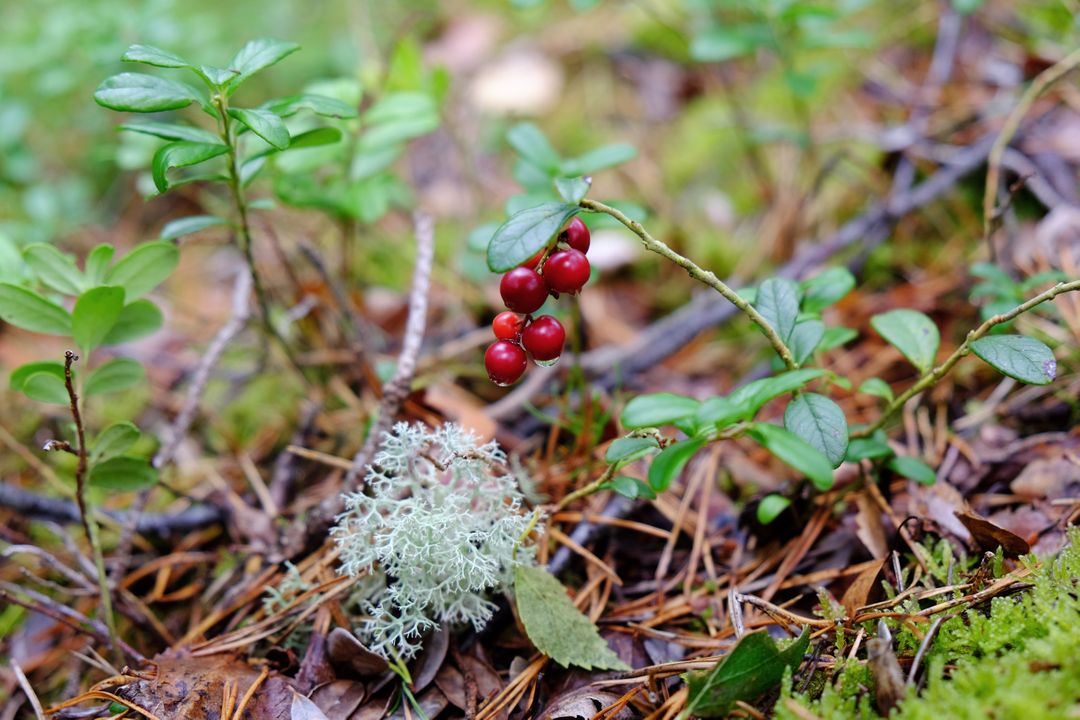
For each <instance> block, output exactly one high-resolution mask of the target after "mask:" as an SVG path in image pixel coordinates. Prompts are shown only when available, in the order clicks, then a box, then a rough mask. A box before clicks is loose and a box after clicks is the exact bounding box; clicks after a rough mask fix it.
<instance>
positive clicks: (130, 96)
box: [94, 38, 356, 237]
mask: <svg viewBox="0 0 1080 720" xmlns="http://www.w3.org/2000/svg"><path fill="white" fill-rule="evenodd" d="M299 49H300V46H299V45H297V44H296V43H290V42H284V41H281V40H275V39H273V38H260V39H257V40H252V41H251V42H249V43H247V44H246V45H245V46H244V47H243V48H241V49H240V50H239V52H237V53H236V55H234V56H233V58H232V60H230V61H229V64H228V66H227V67H225V68H219V67H214V66H210V65H199V64H195V63H192V62H190V61H188V60H186V59H184V58H182V57H180V56H178V55H175V54H173V53H171V52H169V51H167V50H162V49H159V48H155V47H151V46H149V45H132V46H131V47H130V48H128V50H127V52H126V53H124V55H123V57H122V58H121V59H122V60H124V61H125V62H132V63H141V64H143V65H150V66H153V67H159V68H168V69H177V70H187V71H189V72H190V73H192V74H194V75H195V76H196V77H197V78H198V79H199V80H200V81H201V85H200V86H198V87H196V86H192V85H189V84H188V83H186V82H183V81H180V80H172V79H167V78H162V77H158V76H156V75H149V74H145V73H136V72H125V73H120V74H118V75H113V76H112V77H109V78H106V79H105V80H104V81H103V82H102V83H101V85H99V86H98V89H97V91H96V92H95V93H94V100H96V101H97V103H98V104H99V105H102V106H104V107H107V108H109V109H111V110H117V111H120V112H134V113H143V114H146V113H160V112H167V111H173V110H179V109H182V108H185V107H187V106H189V105H191V104H192V103H195V104H197V105H198V106H199V108H200V109H201V110H202V111H203V112H204V113H205V114H207V115H209V116H210V117H211V118H213V119H214V121H215V123H216V132H211V131H210V130H207V129H204V128H202V127H200V126H198V125H194V124H190V123H180V122H166V121H160V120H150V121H132V122H127V123H124V124H122V125H121V126H120V128H121V129H122V130H127V131H129V132H135V133H140V134H143V135H152V136H154V137H158V138H162V139H164V140H167V141H168V142H167V143H166V144H165V145H163V146H161V147H160V148H159V149H158V150H157V152H156V153H155V154H154V158H153V160H152V162H151V170H152V175H153V179H154V185H155V187H156V188H157V190H158V192H159V193H164V192H165V191H167V190H168V189H169V188H173V187H177V186H179V185H184V184H187V183H190V182H196V181H202V180H209V181H222V182H229V181H231V180H232V179H234V178H235V179H236V180H237V181H238V182H239V183H240V184H241V185H243V186H247V185H249V184H250V183H251V182H252V181H253V180H254V179H255V178H256V176H258V174H259V172H260V171H261V170H262V169H263V167H264V166H265V164H266V161H267V159H268V158H270V157H271V156H273V155H275V154H277V153H280V152H282V151H284V150H288V149H290V148H310V147H317V146H320V145H326V144H330V143H336V142H338V141H339V140H340V139H341V131H340V130H338V129H336V128H330V127H316V128H313V129H307V130H304V131H299V132H295V131H293V130H290V128H289V126H288V124H287V122H286V121H287V120H288V119H289V118H291V117H292V116H293V115H295V114H297V113H298V112H300V111H301V110H310V111H311V112H313V113H315V114H316V115H321V116H324V117H330V118H349V117H355V116H356V109H355V107H354V106H351V105H349V104H347V103H344V102H342V101H340V100H337V99H334V98H331V97H326V96H323V95H318V94H300V95H291V96H288V97H283V98H276V99H274V100H269V101H267V102H265V103H263V104H262V105H260V106H259V107H254V108H242V107H231V106H230V104H229V98H230V97H231V96H232V95H233V94H234V93H235V92H236V91H237V90H238V89H239V88H240V86H241V85H242V84H243V83H244V81H246V80H247V79H248V78H250V77H252V76H253V75H255V74H256V73H258V72H260V71H262V70H265V69H266V68H268V67H270V66H272V65H275V64H277V63H278V62H280V61H281V60H283V59H285V58H286V57H288V56H289V55H290V54H292V53H294V52H296V51H297V50H299ZM241 141H245V142H244V146H245V148H246V149H247V152H245V153H242V152H241V149H240V148H239V145H240V143H241ZM223 156H227V157H228V160H229V162H230V163H231V165H232V167H231V168H229V169H220V168H219V169H214V168H212V167H210V166H204V163H207V162H208V161H210V160H213V159H215V158H221V157H223ZM196 166H203V167H202V168H200V171H199V172H191V173H188V174H186V175H184V176H182V177H180V178H174V177H172V176H171V174H170V173H171V171H173V170H177V169H183V168H194V167H196ZM232 171H235V172H232ZM186 222H187V223H188V224H187V225H184V226H176V227H173V228H171V229H167V232H166V237H177V236H178V235H180V234H184V233H186V232H193V231H194V230H196V229H202V228H204V227H209V226H211V225H213V224H224V223H225V221H224V220H222V219H220V218H215V217H213V216H204V217H200V218H199V219H197V220H196V219H194V218H188V219H186Z"/></svg>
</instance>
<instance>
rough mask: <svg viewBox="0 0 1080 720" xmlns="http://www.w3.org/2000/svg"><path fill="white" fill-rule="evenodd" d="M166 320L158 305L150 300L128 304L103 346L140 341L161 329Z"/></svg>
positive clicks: (103, 341)
mask: <svg viewBox="0 0 1080 720" xmlns="http://www.w3.org/2000/svg"><path fill="white" fill-rule="evenodd" d="M163 322H164V318H163V317H162V316H161V311H160V310H158V308H157V305H155V304H154V303H152V302H150V301H149V300H136V301H135V302H132V303H128V304H127V305H125V306H124V309H123V310H121V311H120V316H119V317H118V318H116V323H115V324H114V325H113V327H112V330H110V331H109V334H108V335H106V336H105V339H104V340H102V341H101V344H102V345H119V344H120V343H125V342H130V341H132V340H138V339H139V338H141V337H145V336H147V335H149V334H151V333H153V332H157V330H158V329H159V328H160V327H161V325H162V323H163Z"/></svg>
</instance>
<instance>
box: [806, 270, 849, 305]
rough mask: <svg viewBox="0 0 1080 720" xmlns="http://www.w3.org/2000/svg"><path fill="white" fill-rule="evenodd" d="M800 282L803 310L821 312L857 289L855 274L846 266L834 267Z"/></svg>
mask: <svg viewBox="0 0 1080 720" xmlns="http://www.w3.org/2000/svg"><path fill="white" fill-rule="evenodd" d="M800 284H801V285H802V289H803V301H802V309H803V312H808V313H819V312H821V311H822V310H824V309H825V308H827V307H829V306H830V305H835V304H836V303H837V302H839V301H840V300H841V299H842V298H843V297H844V296H845V295H847V294H848V293H849V292H851V291H852V290H853V289H855V276H854V275H852V274H851V271H850V270H848V269H847V268H846V267H834V268H829V269H828V270H826V271H824V272H822V273H818V274H817V275H815V276H814V277H812V278H810V279H809V280H805V281H803V282H802V283H800Z"/></svg>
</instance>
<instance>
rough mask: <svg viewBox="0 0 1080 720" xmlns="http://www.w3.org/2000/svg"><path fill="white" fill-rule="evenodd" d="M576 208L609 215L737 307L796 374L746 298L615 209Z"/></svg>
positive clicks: (590, 203) (590, 204)
mask: <svg viewBox="0 0 1080 720" xmlns="http://www.w3.org/2000/svg"><path fill="white" fill-rule="evenodd" d="M579 204H580V205H581V207H582V208H584V209H586V210H588V211H590V212H597V213H604V214H605V215H610V216H611V217H613V218H615V219H616V220H618V221H619V222H620V223H622V224H623V225H625V226H626V227H627V228H628V229H629V230H630V231H631V232H632V233H634V234H635V235H637V236H638V237H639V238H641V242H642V244H643V245H645V249H646V250H649V251H651V252H654V253H656V254H658V255H662V256H663V257H665V258H667V259H668V260H670V261H671V262H673V263H675V264H676V265H678V266H679V267H681V268H682V269H683V270H685V271H686V272H687V274H688V275H690V277H692V278H693V279H694V280H697V281H698V282H700V283H703V284H705V285H708V286H709V287H711V288H712V289H713V290H716V291H717V292H718V293H720V294H721V295H723V296H724V298H725V299H727V300H728V301H729V302H730V303H731V304H732V305H734V306H735V307H737V308H738V309H739V311H740V312H742V313H743V314H744V315H746V316H747V317H748V318H750V320H751V322H753V323H754V324H755V325H757V326H758V327H759V328H760V329H761V332H762V333H763V334H764V335H765V338H766V339H767V340H768V341H769V344H770V345H772V346H773V349H774V350H776V353H777V354H778V355H779V356H780V359H781V360H783V361H784V365H785V366H786V367H787V369H788V370H795V369H796V368H798V367H799V364H798V363H797V362H795V356H794V355H792V354H791V350H790V349H789V348H788V346H787V345H786V344H785V343H784V341H783V339H781V337H780V335H778V334H777V332H776V330H775V329H774V328H773V326H772V325H770V324H769V321H768V320H766V319H765V318H764V317H762V315H761V313H759V312H758V311H757V310H755V309H754V306H753V305H751V304H750V303H749V302H747V300H746V299H745V298H743V297H741V296H740V295H739V294H738V293H737V292H735V291H734V290H733V289H731V288H730V287H728V285H727V284H726V283H724V281H723V280H721V279H720V278H718V277H716V275H715V274H714V273H712V272H710V271H708V270H705V269H704V268H702V267H700V266H698V265H697V264H696V263H695V262H694V261H693V260H691V259H690V258H687V257H684V256H683V255H680V254H679V253H677V252H675V251H674V250H672V249H671V248H670V247H668V246H667V245H666V244H665V243H663V242H661V241H660V240H657V239H656V238H654V237H653V236H652V235H650V234H649V232H648V231H647V230H646V229H645V228H644V227H643V226H642V224H641V223H639V222H637V221H635V220H631V219H630V218H628V217H627V216H626V215H624V214H623V213H622V212H620V211H619V210H617V209H616V208H613V207H611V206H610V205H605V204H604V203H602V202H597V201H596V200H590V199H588V198H585V199H583V200H582V201H581V202H580V203H579Z"/></svg>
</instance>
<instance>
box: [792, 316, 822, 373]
mask: <svg viewBox="0 0 1080 720" xmlns="http://www.w3.org/2000/svg"><path fill="white" fill-rule="evenodd" d="M823 337H825V323H823V322H821V321H820V320H803V321H802V322H799V323H796V324H795V328H794V329H793V330H792V331H791V337H789V338H788V339H787V345H788V349H789V350H791V354H792V356H793V357H794V358H795V362H797V363H798V364H800V365H802V364H803V363H804V362H806V360H807V358H809V357H810V356H811V355H813V354H814V351H815V350H817V348H818V346H819V345H820V344H821V339H822V338H823Z"/></svg>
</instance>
